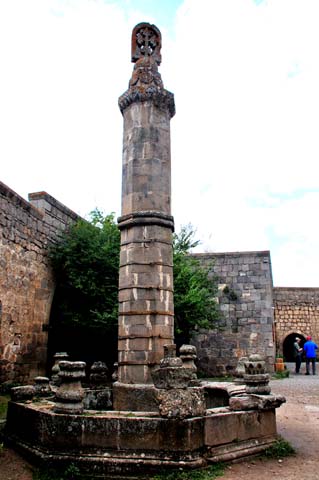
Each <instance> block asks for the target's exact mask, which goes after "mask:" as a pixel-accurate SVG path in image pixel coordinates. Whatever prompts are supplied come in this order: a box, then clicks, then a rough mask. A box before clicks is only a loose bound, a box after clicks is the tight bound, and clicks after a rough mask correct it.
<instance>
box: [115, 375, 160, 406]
mask: <svg viewBox="0 0 319 480" xmlns="http://www.w3.org/2000/svg"><path fill="white" fill-rule="evenodd" d="M155 390H156V389H155V387H154V385H147V384H134V385H130V384H127V383H120V382H115V383H114V384H113V409H114V410H118V411H129V412H156V413H158V404H157V401H156V397H155Z"/></svg>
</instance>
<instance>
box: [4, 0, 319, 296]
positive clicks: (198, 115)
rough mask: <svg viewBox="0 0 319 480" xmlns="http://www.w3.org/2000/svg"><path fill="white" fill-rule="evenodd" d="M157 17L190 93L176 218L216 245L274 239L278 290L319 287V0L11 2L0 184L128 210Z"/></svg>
mask: <svg viewBox="0 0 319 480" xmlns="http://www.w3.org/2000/svg"><path fill="white" fill-rule="evenodd" d="M141 21H148V22H151V23H155V24H156V25H157V26H158V27H159V29H160V30H161V32H162V38H163V48H162V58H163V60H162V65H161V67H160V72H161V74H162V78H163V81H164V85H165V87H166V88H167V89H168V90H170V91H172V92H174V94H175V102H176V116H175V117H174V118H173V119H172V121H171V130H172V191H173V198H172V200H173V212H172V213H173V215H174V217H175V223H176V229H177V230H178V229H179V228H180V226H181V225H182V224H186V223H192V224H193V225H194V227H196V229H197V237H198V238H200V239H201V240H202V245H201V247H200V250H201V251H212V252H224V251H247V250H270V252H271V258H272V267H273V277H274V284H275V286H298V287H318V286H319V281H318V274H317V270H318V265H319V248H318V247H319V245H318V233H319V226H318V211H319V180H318V173H317V172H318V159H319V54H318V49H319V28H318V25H319V1H318V0H184V1H182V0H118V1H116V0H113V1H111V0H0V159H1V170H0V180H1V181H3V182H4V183H6V184H7V185H8V186H9V187H10V188H12V189H13V190H15V191H16V192H17V193H18V194H20V195H21V196H23V197H25V198H27V194H28V193H30V192H36V191H40V190H45V191H47V192H48V193H49V194H50V195H52V196H53V197H55V198H56V199H58V200H59V201H61V202H62V203H64V204H65V205H66V206H68V207H69V208H71V209H73V210H74V211H76V212H77V213H79V214H81V215H83V216H86V215H87V214H88V213H89V212H90V211H91V210H93V209H94V208H95V207H98V208H100V209H101V210H103V211H105V212H106V213H109V212H111V211H114V212H116V214H117V215H119V214H120V198H121V155H122V154H121V150H122V116H121V114H120V111H119V109H118V106H117V100H118V97H119V96H120V95H121V94H122V93H123V92H124V91H125V90H126V89H127V85H128V81H129V79H130V76H131V72H132V68H133V64H131V63H130V38H131V31H132V28H133V27H134V26H135V24H137V23H139V22H141Z"/></svg>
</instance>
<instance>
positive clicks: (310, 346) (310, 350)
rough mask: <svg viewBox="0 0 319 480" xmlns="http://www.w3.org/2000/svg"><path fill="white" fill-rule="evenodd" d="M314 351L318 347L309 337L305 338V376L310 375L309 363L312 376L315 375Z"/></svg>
mask: <svg viewBox="0 0 319 480" xmlns="http://www.w3.org/2000/svg"><path fill="white" fill-rule="evenodd" d="M316 350H318V346H317V345H316V344H315V342H314V341H313V340H312V339H311V337H310V336H309V337H307V341H306V343H305V344H304V346H303V351H304V352H305V356H306V375H310V363H311V365H312V374H313V375H316Z"/></svg>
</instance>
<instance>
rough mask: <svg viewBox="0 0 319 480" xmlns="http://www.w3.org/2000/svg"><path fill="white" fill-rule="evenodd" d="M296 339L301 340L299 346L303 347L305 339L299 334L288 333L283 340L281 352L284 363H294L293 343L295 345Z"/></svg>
mask: <svg viewBox="0 0 319 480" xmlns="http://www.w3.org/2000/svg"><path fill="white" fill-rule="evenodd" d="M297 337H299V338H300V339H301V342H300V346H301V347H303V345H304V343H305V341H306V339H305V337H304V336H303V335H301V334H300V333H290V334H289V335H287V337H286V338H285V340H284V343H283V345H282V350H283V355H284V361H285V362H294V361H295V356H294V343H295V341H296V338H297Z"/></svg>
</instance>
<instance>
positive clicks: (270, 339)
mask: <svg viewBox="0 0 319 480" xmlns="http://www.w3.org/2000/svg"><path fill="white" fill-rule="evenodd" d="M194 257H195V258H197V259H199V260H200V261H201V263H202V264H203V265H206V266H209V265H210V264H211V275H216V276H217V278H218V284H219V299H218V300H219V304H220V310H221V313H222V319H221V321H220V322H219V324H218V326H217V327H216V329H214V330H209V331H200V332H199V333H198V334H196V335H195V336H194V337H193V339H192V343H193V344H194V345H195V346H196V347H197V355H198V364H199V368H200V370H201V371H202V372H203V373H205V375H209V376H214V375H219V374H225V373H232V372H233V370H234V368H235V367H236V366H237V362H238V359H239V358H240V357H242V356H247V355H250V354H252V353H259V354H261V355H263V356H264V357H265V358H266V360H267V362H268V368H269V370H270V371H272V370H273V364H274V356H275V347H274V332H273V320H274V314H273V300H272V288H273V285H272V273H271V261H270V252H269V251H260V252H236V253H207V254H206V253H201V254H194Z"/></svg>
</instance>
